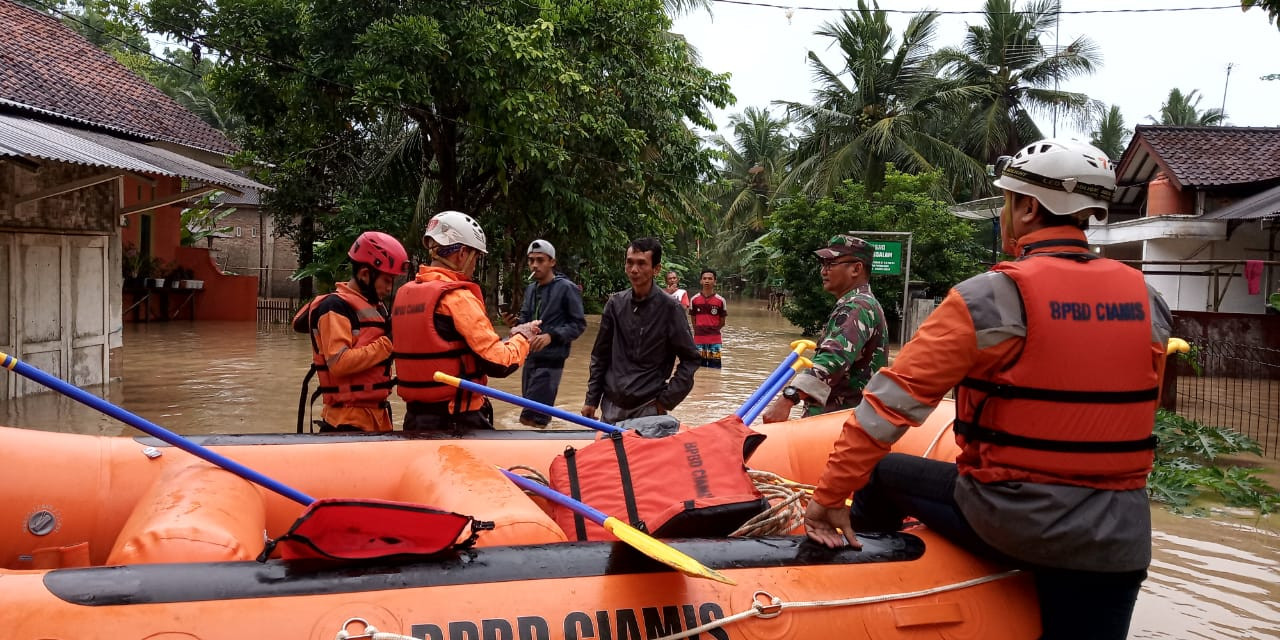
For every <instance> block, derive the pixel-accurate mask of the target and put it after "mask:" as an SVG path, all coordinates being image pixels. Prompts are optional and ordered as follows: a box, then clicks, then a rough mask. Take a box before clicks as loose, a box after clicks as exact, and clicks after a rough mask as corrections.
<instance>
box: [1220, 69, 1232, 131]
mask: <svg viewBox="0 0 1280 640" xmlns="http://www.w3.org/2000/svg"><path fill="white" fill-rule="evenodd" d="M1234 66H1236V63H1234V62H1228V63H1227V79H1226V80H1225V81H1223V83H1222V108H1221V109H1219V110H1218V112H1219V113H1221V114H1222V119H1223V124H1226V122H1225V121H1226V119H1227V85H1229V84H1231V68H1232V67H1234Z"/></svg>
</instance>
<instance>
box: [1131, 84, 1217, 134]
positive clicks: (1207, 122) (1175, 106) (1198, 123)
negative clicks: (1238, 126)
mask: <svg viewBox="0 0 1280 640" xmlns="http://www.w3.org/2000/svg"><path fill="white" fill-rule="evenodd" d="M1202 97H1203V96H1201V95H1200V90H1199V89H1192V90H1191V91H1190V92H1188V93H1186V94H1183V93H1182V90H1181V89H1178V88H1176V87H1175V88H1173V89H1170V90H1169V99H1168V100H1165V101H1164V104H1162V105H1160V117H1159V118H1156V117H1155V116H1147V119H1148V120H1150V121H1151V122H1152V123H1154V124H1168V125H1175V126H1181V127H1216V126H1221V125H1222V124H1223V123H1224V121H1225V120H1226V119H1227V114H1225V113H1223V112H1222V109H1212V108H1210V109H1205V110H1204V111H1201V110H1200V99H1201V98H1202Z"/></svg>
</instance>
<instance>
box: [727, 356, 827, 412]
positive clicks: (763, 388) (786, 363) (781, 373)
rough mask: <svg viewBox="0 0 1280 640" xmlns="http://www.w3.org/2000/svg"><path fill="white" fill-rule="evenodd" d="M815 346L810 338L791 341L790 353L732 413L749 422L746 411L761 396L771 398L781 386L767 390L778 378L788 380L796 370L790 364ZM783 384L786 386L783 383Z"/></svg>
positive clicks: (752, 406) (751, 407)
mask: <svg viewBox="0 0 1280 640" xmlns="http://www.w3.org/2000/svg"><path fill="white" fill-rule="evenodd" d="M817 348H818V345H817V344H816V343H815V342H814V341H812V340H796V341H795V342H792V343H791V353H789V354H787V357H786V358H783V360H782V363H781V364H779V365H778V368H777V369H774V370H773V373H770V374H769V377H768V378H765V379H764V382H763V383H762V384H761V385H760V388H758V389H756V390H755V391H754V392H752V394H751V395H750V396H747V401H746V402H744V403H742V406H741V407H738V410H737V411H734V412H733V415H735V416H738V417H739V418H742V422H743V423H745V424H751V420H747V419H746V418H745V416H746V415H747V412H748V411H750V410H751V409H753V408H755V406H756V405H757V404H759V403H760V398H761V397H763V398H765V399H766V402H767V401H768V399H771V398H773V396H774V395H776V394H777V393H778V389H781V388H782V387H781V386H779V387H778V389H774V390H773V391H769V390H770V389H773V387H774V386H775V385H776V384H777V382H778V380H782V379H785V380H790V379H791V376H792V375H794V374H795V372H796V369H793V368H792V366H791V365H793V364H795V362H796V360H798V359H799V358H800V356H802V355H804V352H805V351H807V350H810V349H817ZM783 386H786V385H785V383H784V385H783ZM759 413H760V412H758V411H757V412H756V415H759ZM752 419H754V416H752Z"/></svg>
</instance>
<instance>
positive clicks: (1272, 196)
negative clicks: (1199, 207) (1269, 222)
mask: <svg viewBox="0 0 1280 640" xmlns="http://www.w3.org/2000/svg"><path fill="white" fill-rule="evenodd" d="M1275 217H1280V187H1272V188H1270V189H1267V190H1266V191H1263V192H1261V193H1255V194H1254V195H1251V196H1249V197H1248V198H1245V199H1244V200H1240V201H1238V202H1233V203H1231V204H1229V205H1227V206H1225V207H1223V208H1221V209H1218V210H1216V211H1210V212H1209V213H1206V214H1204V215H1203V216H1201V219H1202V220H1257V219H1260V218H1275Z"/></svg>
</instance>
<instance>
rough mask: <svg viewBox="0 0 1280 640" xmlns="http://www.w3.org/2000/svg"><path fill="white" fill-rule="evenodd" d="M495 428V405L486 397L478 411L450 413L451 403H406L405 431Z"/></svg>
mask: <svg viewBox="0 0 1280 640" xmlns="http://www.w3.org/2000/svg"><path fill="white" fill-rule="evenodd" d="M492 428H493V405H491V404H489V401H488V400H487V399H486V400H485V401H484V406H482V407H480V409H478V410H476V411H463V412H462V413H449V403H448V402H439V403H425V402H408V403H405V413H404V430H405V431H449V432H452V433H462V432H464V431H471V430H473V429H492Z"/></svg>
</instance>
